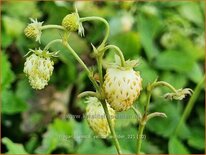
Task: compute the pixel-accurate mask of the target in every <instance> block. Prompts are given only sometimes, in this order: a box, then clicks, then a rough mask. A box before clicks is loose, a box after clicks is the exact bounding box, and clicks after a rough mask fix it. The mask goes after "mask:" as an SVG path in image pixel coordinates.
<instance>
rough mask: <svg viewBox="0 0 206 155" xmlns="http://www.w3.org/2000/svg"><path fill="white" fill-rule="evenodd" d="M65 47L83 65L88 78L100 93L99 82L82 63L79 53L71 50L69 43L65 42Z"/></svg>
mask: <svg viewBox="0 0 206 155" xmlns="http://www.w3.org/2000/svg"><path fill="white" fill-rule="evenodd" d="M63 45H64V46H65V47H66V48H67V49H68V50H69V51H70V52H71V54H72V55H73V56H74V57H75V58H76V60H77V61H78V62H79V63H80V64H81V65H82V67H83V68H84V69H85V70H86V72H87V74H88V77H89V79H90V81H91V82H92V84H93V85H94V87H95V89H96V90H98V91H99V86H98V84H97V82H96V81H95V80H94V78H93V74H92V73H91V71H90V70H89V69H88V67H87V66H86V65H85V63H84V62H83V61H82V59H81V58H80V57H79V56H78V55H77V53H76V52H75V51H74V50H73V49H72V48H71V46H70V45H69V44H68V43H67V42H63Z"/></svg>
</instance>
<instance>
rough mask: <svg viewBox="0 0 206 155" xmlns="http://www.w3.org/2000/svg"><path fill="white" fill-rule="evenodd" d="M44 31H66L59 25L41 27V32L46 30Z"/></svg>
mask: <svg viewBox="0 0 206 155" xmlns="http://www.w3.org/2000/svg"><path fill="white" fill-rule="evenodd" d="M46 29H59V30H64V31H66V29H65V28H64V27H63V26H60V25H44V26H42V27H41V30H46Z"/></svg>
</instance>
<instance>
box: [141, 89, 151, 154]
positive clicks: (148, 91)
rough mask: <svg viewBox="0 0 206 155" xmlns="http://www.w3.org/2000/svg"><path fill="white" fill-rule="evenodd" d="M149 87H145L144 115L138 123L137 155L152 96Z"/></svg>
mask: <svg viewBox="0 0 206 155" xmlns="http://www.w3.org/2000/svg"><path fill="white" fill-rule="evenodd" d="M151 88H152V87H151V85H148V86H147V103H146V105H145V108H144V115H143V117H142V119H141V120H140V123H139V130H138V135H137V154H140V151H141V146H142V134H143V132H144V128H145V125H146V119H147V113H148V108H149V104H150V98H151V95H152V89H151Z"/></svg>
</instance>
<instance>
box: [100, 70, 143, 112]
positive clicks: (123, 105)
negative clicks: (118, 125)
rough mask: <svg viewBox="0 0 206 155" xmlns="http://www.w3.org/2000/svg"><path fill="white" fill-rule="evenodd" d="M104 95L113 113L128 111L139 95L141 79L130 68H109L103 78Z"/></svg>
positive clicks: (137, 73)
mask: <svg viewBox="0 0 206 155" xmlns="http://www.w3.org/2000/svg"><path fill="white" fill-rule="evenodd" d="M103 88H104V93H105V97H106V100H107V102H108V103H109V104H110V105H111V107H112V108H113V109H114V110H115V111H118V112H120V111H125V110H127V109H129V108H130V107H131V106H132V105H133V103H134V101H135V100H136V99H137V98H138V96H139V95H140V91H141V89H142V79H141V77H140V74H139V72H136V71H134V70H133V69H132V68H123V67H111V68H108V69H107V71H106V75H105V77H104V85H103Z"/></svg>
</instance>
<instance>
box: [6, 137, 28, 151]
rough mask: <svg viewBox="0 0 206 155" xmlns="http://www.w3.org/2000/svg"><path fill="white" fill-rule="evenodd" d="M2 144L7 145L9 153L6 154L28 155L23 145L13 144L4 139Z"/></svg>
mask: <svg viewBox="0 0 206 155" xmlns="http://www.w3.org/2000/svg"><path fill="white" fill-rule="evenodd" d="M2 143H3V144H5V145H6V147H7V149H8V152H6V154H28V153H27V152H26V151H25V149H24V147H23V145H22V144H17V143H14V142H12V141H11V140H10V139H9V138H7V137H4V138H2Z"/></svg>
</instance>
